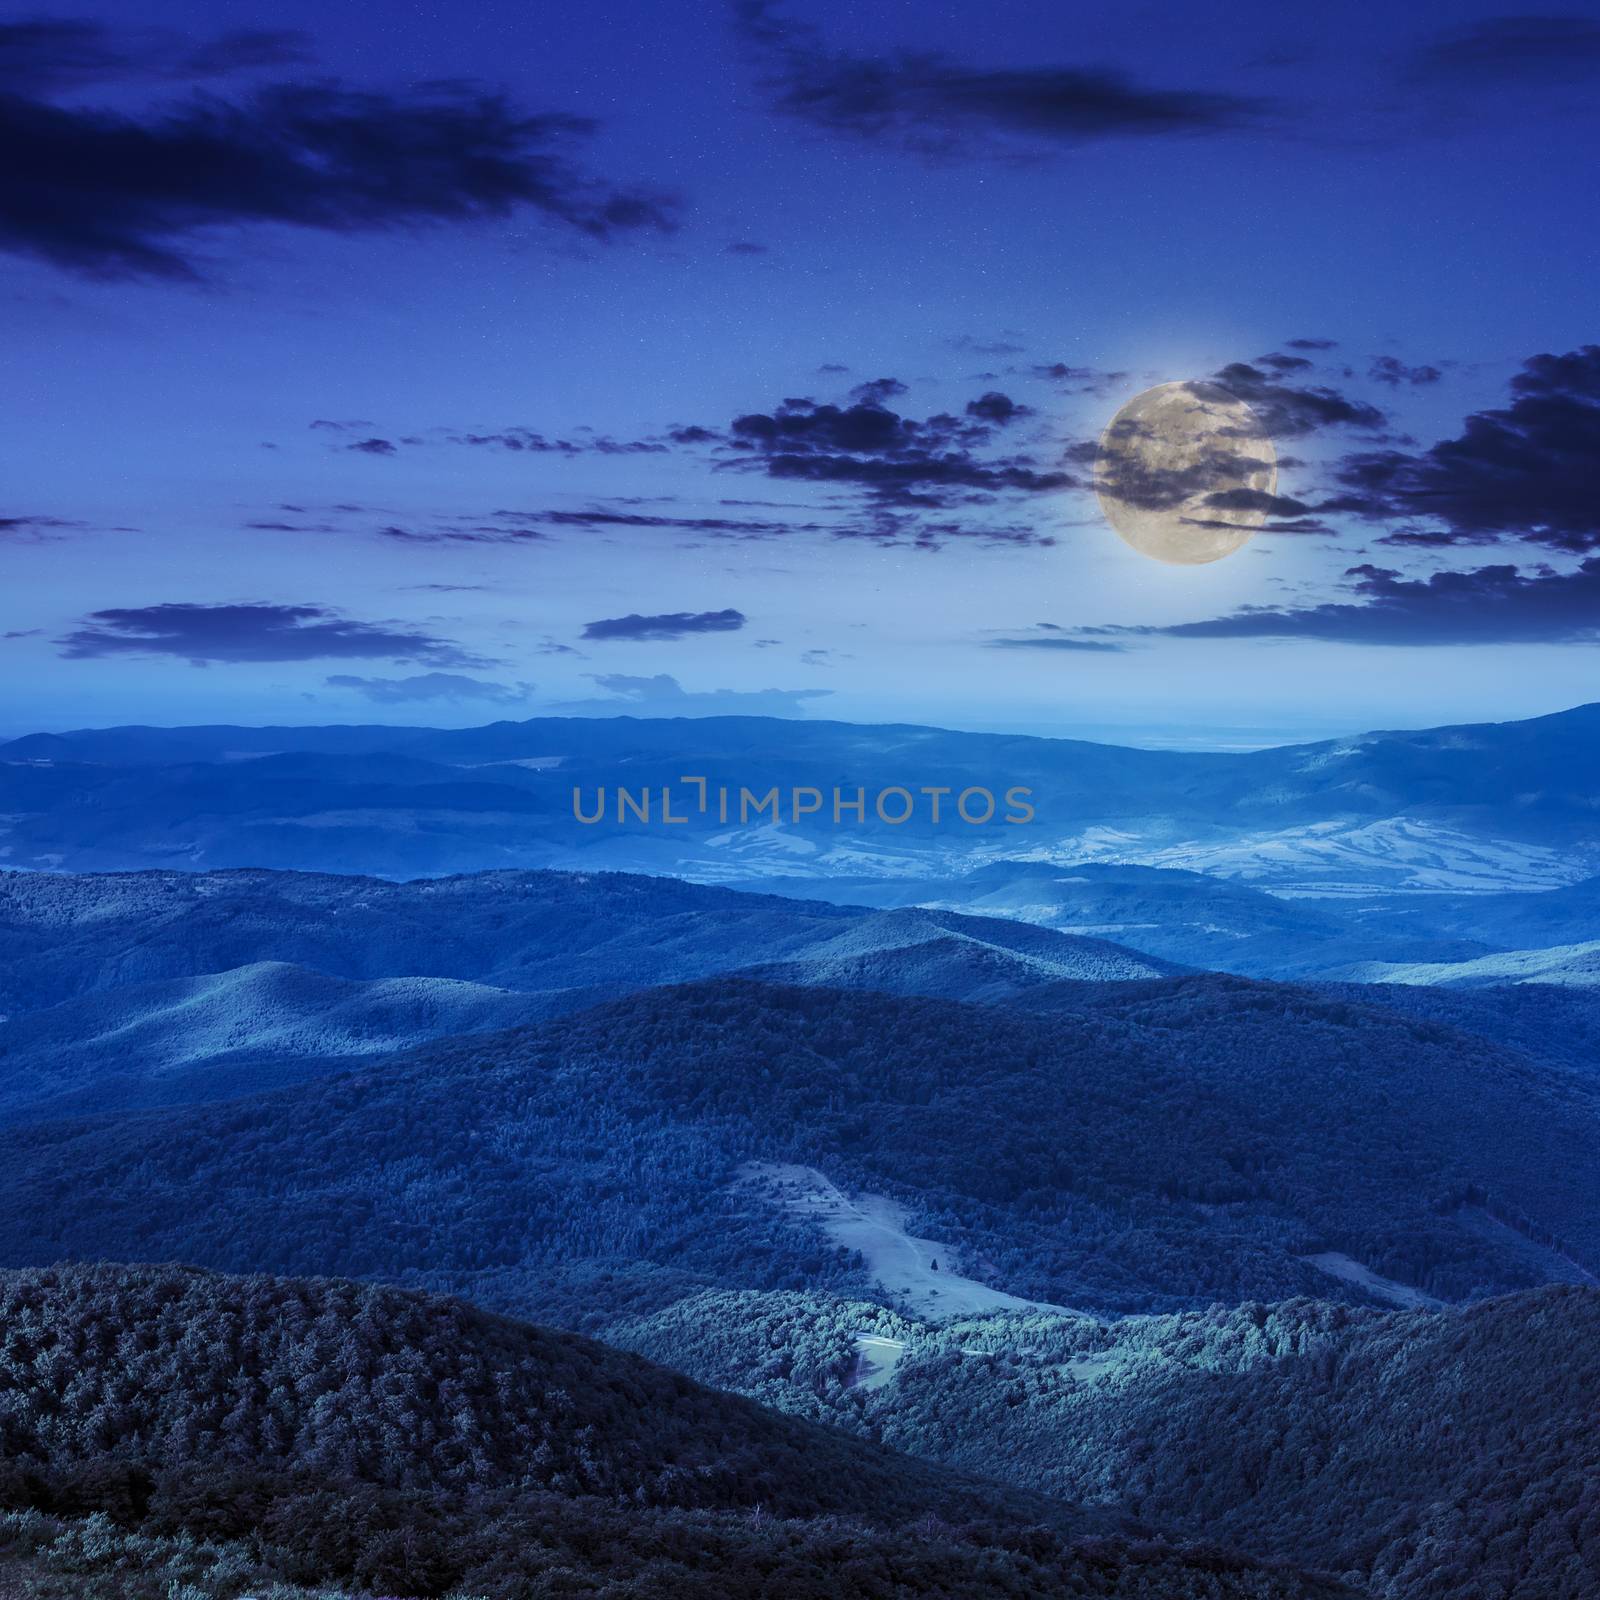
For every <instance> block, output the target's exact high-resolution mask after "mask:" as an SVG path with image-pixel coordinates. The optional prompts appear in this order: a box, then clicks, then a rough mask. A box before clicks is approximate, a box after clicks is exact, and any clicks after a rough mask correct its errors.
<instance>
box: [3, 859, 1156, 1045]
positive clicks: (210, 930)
mask: <svg viewBox="0 0 1600 1600" xmlns="http://www.w3.org/2000/svg"><path fill="white" fill-rule="evenodd" d="M952 939H954V940H956V941H958V942H959V943H960V944H961V946H962V947H963V948H965V949H967V950H968V951H970V952H971V953H972V954H973V957H974V959H978V958H979V956H980V955H981V954H982V953H983V952H984V951H989V952H997V953H998V954H1000V955H1001V956H1009V957H1011V958H1013V964H1014V968H1015V971H1016V973H1017V975H1018V977H1019V980H1021V981H1034V980H1035V977H1036V975H1037V974H1038V973H1040V972H1048V973H1049V974H1050V975H1051V976H1066V975H1069V974H1077V975H1082V976H1091V975H1092V976H1095V977H1102V978H1112V977H1139V978H1143V977H1151V976H1156V975H1159V974H1162V973H1168V972H1171V971H1173V970H1175V969H1174V968H1173V967H1172V966H1171V965H1170V964H1169V963H1165V962H1160V961H1155V960H1153V959H1151V958H1149V957H1145V956H1141V955H1139V954H1137V953H1136V952H1133V951H1125V950H1119V949H1117V948H1116V947H1115V946H1112V945H1109V944H1107V943H1106V942H1105V941H1103V940H1082V939H1075V938H1073V937H1071V936H1068V935H1063V934H1056V933H1052V932H1049V931H1046V930H1040V929H1034V928H1028V927H1019V926H1017V925H1015V924H1013V923H1009V922H1005V921H1001V920H998V919H993V918H966V917H959V916H950V915H944V916H932V915H928V916H919V915H915V914H909V915H908V914H900V913H896V914H885V913H877V912H872V911H868V910H866V909H863V908H861V907H850V906H837V905H830V904H824V903H822V902H819V901H799V900H792V899H785V898H781V897H778V896H774V895H756V894H745V893H741V892H739V891H736V890H729V889H715V888H709V887H703V886H700V885H694V884H687V883H683V882H681V881H678V880H676V879H670V878H646V877H639V876H630V875H625V874H621V873H554V872H495V873H481V874H477V875H474V876H470V877H460V878H432V879H422V880H419V881H417V882H413V883H389V882H385V881H383V880H381V879H376V878H353V877H336V876H332V875H322V874H310V873H279V872H218V873H204V874H194V873H179V872H151V873H112V874H106V875H88V876H81V877H79V876H72V877H64V876H58V875H55V874H49V875H45V874H33V873H0V1010H5V1011H10V1012H12V1013H13V1014H15V1013H17V1012H20V1011H27V1010H36V1009H38V1008H40V1007H42V1006H47V1005H53V1004H57V1003H59V1002H61V1001H63V1000H68V999H72V998H74V997H76V996H79V995H84V994H90V993H93V992H95V991H97V990H101V989H107V988H115V987H121V986H123V985H127V984H135V983H147V982H152V981H158V980H162V979H189V978H193V977H194V976H196V975H197V974H200V973H215V972H222V971H225V970H229V969H233V968H237V967H241V966H249V965H254V964H256V963H260V962H263V961H266V962H281V963H289V964H292V965H295V966H301V967H306V968H309V969H311V970H312V971H313V972H319V973H323V974H326V975H327V976H329V977H335V978H349V979H375V978H399V977H418V976H421V977H433V978H449V979H457V980H461V981H464V982H469V983H475V984H487V985H491V986H493V987H495V988H498V989H511V990H517V991H519V992H522V993H528V994H540V993H545V994H552V993H554V992H555V991H561V990H575V991H579V992H580V998H581V996H582V995H583V994H589V995H591V996H592V997H598V996H600V995H602V994H604V993H608V992H609V993H622V992H625V991H627V990H631V989H636V988H641V987H644V986H645V985H648V984H655V983H671V982H681V981H683V980H685V979H690V978H698V977H702V976H706V975H708V974H712V973H717V972H728V971H734V970H738V969H741V968H746V967H749V966H751V965H757V964H770V963H773V962H782V961H793V962H797V963H806V962H818V963H826V962H827V961H829V960H831V959H834V958H835V957H838V956H840V955H842V954H849V955H855V956H861V955H872V956H875V957H881V958H884V970H883V974H882V975H883V977H884V979H885V982H884V987H887V988H902V987H903V988H905V989H907V990H910V991H913V992H914V991H915V990H916V988H917V980H916V978H915V976H914V962H913V963H910V964H908V966H907V968H906V970H905V972H904V973H903V974H902V975H901V977H899V978H896V976H895V974H894V972H893V970H892V968H893V958H894V957H895V956H897V955H899V954H901V953H904V952H912V951H914V950H915V948H916V947H917V946H918V945H919V944H923V943H927V942H929V941H935V940H939V941H949V940H952Z"/></svg>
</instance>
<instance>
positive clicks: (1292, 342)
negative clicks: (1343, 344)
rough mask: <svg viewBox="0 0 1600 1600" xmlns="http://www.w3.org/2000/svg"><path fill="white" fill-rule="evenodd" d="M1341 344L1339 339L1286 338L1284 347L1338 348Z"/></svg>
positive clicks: (1292, 348) (1301, 348) (1290, 348)
mask: <svg viewBox="0 0 1600 1600" xmlns="http://www.w3.org/2000/svg"><path fill="white" fill-rule="evenodd" d="M1338 346H1339V341H1338V340H1337V339H1285V340H1284V341H1283V347H1284V349H1286V350H1336V349H1337V348H1338Z"/></svg>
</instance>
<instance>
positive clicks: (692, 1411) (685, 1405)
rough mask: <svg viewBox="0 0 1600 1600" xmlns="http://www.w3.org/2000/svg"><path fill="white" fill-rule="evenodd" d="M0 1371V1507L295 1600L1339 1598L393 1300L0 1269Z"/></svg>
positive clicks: (490, 1325)
mask: <svg viewBox="0 0 1600 1600" xmlns="http://www.w3.org/2000/svg"><path fill="white" fill-rule="evenodd" d="M0 1363H3V1370H4V1375H5V1381H4V1384H3V1386H0V1437H3V1439H4V1446H5V1450H4V1461H3V1463H0V1494H3V1497H4V1501H5V1502H6V1504H7V1505H8V1506H10V1507H13V1508H16V1507H32V1508H37V1509H42V1510H44V1511H46V1512H49V1513H51V1514H53V1515H56V1516H60V1515H63V1514H67V1515H70V1514H82V1513H85V1512H98V1513H103V1514H106V1515H108V1516H109V1517H110V1518H111V1519H112V1521H113V1522H114V1523H116V1524H119V1525H120V1526H121V1527H123V1528H124V1529H129V1530H134V1531H136V1532H139V1533H143V1534H145V1535H149V1536H156V1537H161V1536H172V1535H185V1534H186V1535H190V1536H193V1537H200V1538H205V1539H212V1540H215V1539H222V1540H226V1541H231V1542H232V1543H233V1544H234V1545H235V1546H238V1547H242V1548H243V1549H244V1550H245V1551H246V1552H247V1553H248V1558H249V1560H250V1561H251V1562H253V1563H254V1564H255V1566H256V1568H257V1570H260V1569H261V1568H263V1567H264V1568H266V1569H267V1570H275V1571H276V1572H277V1573H278V1574H279V1575H281V1576H282V1577H284V1578H286V1579H287V1580H289V1581H291V1582H294V1583H313V1582H315V1583H322V1582H330V1581H331V1582H337V1583H341V1584H346V1585H351V1586H358V1587H360V1588H361V1589H362V1590H363V1591H369V1590H371V1591H376V1592H377V1593H380V1594H384V1595H442V1594H444V1593H446V1592H447V1591H454V1592H459V1593H468V1594H473V1595H481V1596H485V1597H488V1600H514V1597H521V1596H529V1597H532V1596H535V1595H549V1594H556V1593H563V1594H579V1593H582V1594H596V1595H606V1596H611V1597H614V1600H623V1597H627V1596H639V1597H643V1596H672V1595H691V1594H692V1595H696V1596H727V1597H734V1596H744V1595H752V1596H754V1595H770V1596H774V1597H776V1596H779V1595H783V1596H796V1597H806V1596H815V1597H825V1596H861V1597H863V1600H866V1597H868V1596H871V1597H874V1600H877V1597H885V1600H890V1597H901V1596H905V1597H910V1596H922V1595H927V1596H949V1597H952V1600H954V1597H967V1596H970V1597H973V1600H977V1597H979V1596H990V1595H1009V1596H1016V1597H1023V1596H1039V1597H1041V1600H1043V1597H1044V1596H1078V1595H1081V1596H1091V1595H1092V1596H1113V1595H1115V1596H1127V1597H1129V1600H1135V1597H1138V1600H1157V1597H1162V1600H1169V1597H1170V1600H1180V1597H1181V1600H1187V1597H1195V1600H1201V1597H1204V1600H1226V1597H1233V1596H1239V1597H1260V1600H1268V1597H1282V1600H1289V1597H1292V1596H1311V1595H1317V1594H1322V1595H1332V1594H1333V1593H1335V1592H1336V1590H1335V1586H1333V1585H1331V1584H1322V1583H1318V1582H1315V1581H1311V1580H1304V1579H1301V1578H1299V1577H1297V1576H1295V1575H1293V1574H1291V1573H1287V1572H1283V1571H1263V1570H1261V1569H1259V1568H1256V1567H1254V1566H1252V1565H1251V1564H1249V1563H1247V1562H1244V1561H1239V1560H1234V1559H1230V1558H1229V1557H1226V1556H1224V1555H1221V1554H1220V1553H1218V1552H1216V1551H1215V1550H1214V1549H1213V1550H1211V1551H1208V1552H1200V1551H1196V1552H1192V1553H1187V1554H1186V1553H1184V1552H1182V1551H1176V1550H1173V1549H1171V1548H1169V1547H1163V1546H1160V1545H1156V1544H1151V1543H1149V1542H1143V1543H1140V1544H1137V1545H1135V1544H1132V1543H1130V1542H1129V1541H1127V1540H1125V1539H1119V1538H1116V1537H1109V1538H1108V1537H1104V1536H1102V1537H1097V1538H1091V1539H1089V1540H1088V1541H1087V1542H1077V1543H1075V1542H1074V1538H1073V1534H1072V1532H1071V1529H1070V1525H1069V1523H1070V1519H1069V1516H1068V1514H1067V1513H1066V1512H1065V1510H1064V1508H1061V1507H1059V1506H1052V1505H1051V1504H1049V1503H1048V1502H1045V1501H1042V1500H1035V1499H1030V1498H1028V1497H1024V1496H1021V1495H1018V1494H1016V1493H1012V1492H1007V1491H1003V1490H998V1489H992V1488H989V1487H986V1486H984V1485H982V1484H980V1483H978V1482H977V1481H975V1480H969V1479H963V1478H960V1477H957V1476H956V1475H954V1474H952V1473H950V1472H949V1471H948V1470H946V1469H943V1468H939V1467H936V1466H932V1465H929V1464H926V1463H922V1462H918V1461H914V1460H910V1459H907V1458H904V1457H900V1456H897V1455H895V1454H894V1453H892V1452H890V1451H888V1450H885V1449H883V1448H881V1447H878V1446H875V1445H871V1444H867V1443H864V1442H860V1441H856V1440H853V1439H851V1438H849V1437H847V1436H846V1435H844V1434H841V1433H836V1432H831V1431H829V1430H826V1429H823V1428H820V1427H816V1426H813V1425H811V1424H807V1423H803V1422H799V1421H797V1420H794V1419H789V1418H785V1417H781V1416H778V1415H775V1414H773V1413H770V1412H766V1411H763V1410H762V1409H761V1408H760V1407H758V1406H755V1405H753V1404H751V1403H750V1402H748V1401H744V1400H740V1399H738V1398H736V1397H733V1396H728V1395H719V1394H716V1393H714V1392H712V1391H709V1390H706V1389H703V1388H701V1387H700V1386H698V1385H697V1384H695V1383H693V1382H691V1381H690V1380H688V1379H687V1378H683V1377H680V1376H677V1375H675V1374H673V1373H670V1372H667V1371H665V1370H663V1369H661V1368H658V1367H654V1366H652V1365H651V1364H649V1363H648V1362H645V1361H642V1360H640V1359H639V1358H637V1357H633V1356H628V1355H624V1354H620V1353H618V1352H614V1351H609V1350H606V1349H604V1348H602V1347H600V1346H597V1345H594V1344H591V1343H590V1342H589V1341H587V1340H584V1339H580V1338H577V1337H575V1336H572V1335H560V1334H551V1333H547V1332H545V1331H543V1330H540V1329H537V1328H533V1327H530V1326H527V1325H525V1324H519V1323H512V1322H508V1321H505V1320H503V1319H500V1318H496V1317H491V1316H488V1315H485V1314H483V1313H481V1312H478V1311H476V1310H473V1309H471V1308H470V1307H467V1306H464V1305H462V1304H460V1303H458V1302H451V1301H442V1300H436V1299H431V1298H428V1297H424V1296H419V1295H415V1294H408V1293H404V1292H401V1291H396V1290H390V1289H378V1288H372V1287H367V1286H358V1285H353V1284H346V1283H336V1282H328V1281H286V1280H281V1279H276V1280H275V1279H264V1278H248V1279H238V1278H219V1277H215V1276H212V1275H209V1274H203V1273H199V1272H195V1271H190V1270H185V1269H181V1268H170V1267H168V1268H144V1267H90V1268H63V1269H56V1270H49V1271H41V1272H30V1273H9V1274H4V1275H3V1276H0ZM100 1545H101V1548H102V1549H103V1550H104V1551H105V1552H106V1554H107V1557H108V1558H110V1559H114V1558H115V1553H116V1541H115V1540H114V1539H111V1538H107V1537H105V1536H104V1535H102V1536H101V1537H100ZM0 1554H4V1552H0ZM3 1570H4V1569H3V1568H0V1571H3ZM108 1592H109V1591H108ZM118 1592H121V1593H132V1594H138V1593H139V1592H140V1591H139V1590H138V1589H136V1588H132V1587H131V1586H124V1587H122V1588H121V1589H119V1591H118ZM149 1592H153V1591H149ZM191 1592H192V1591H191ZM202 1592H203V1591H202Z"/></svg>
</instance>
